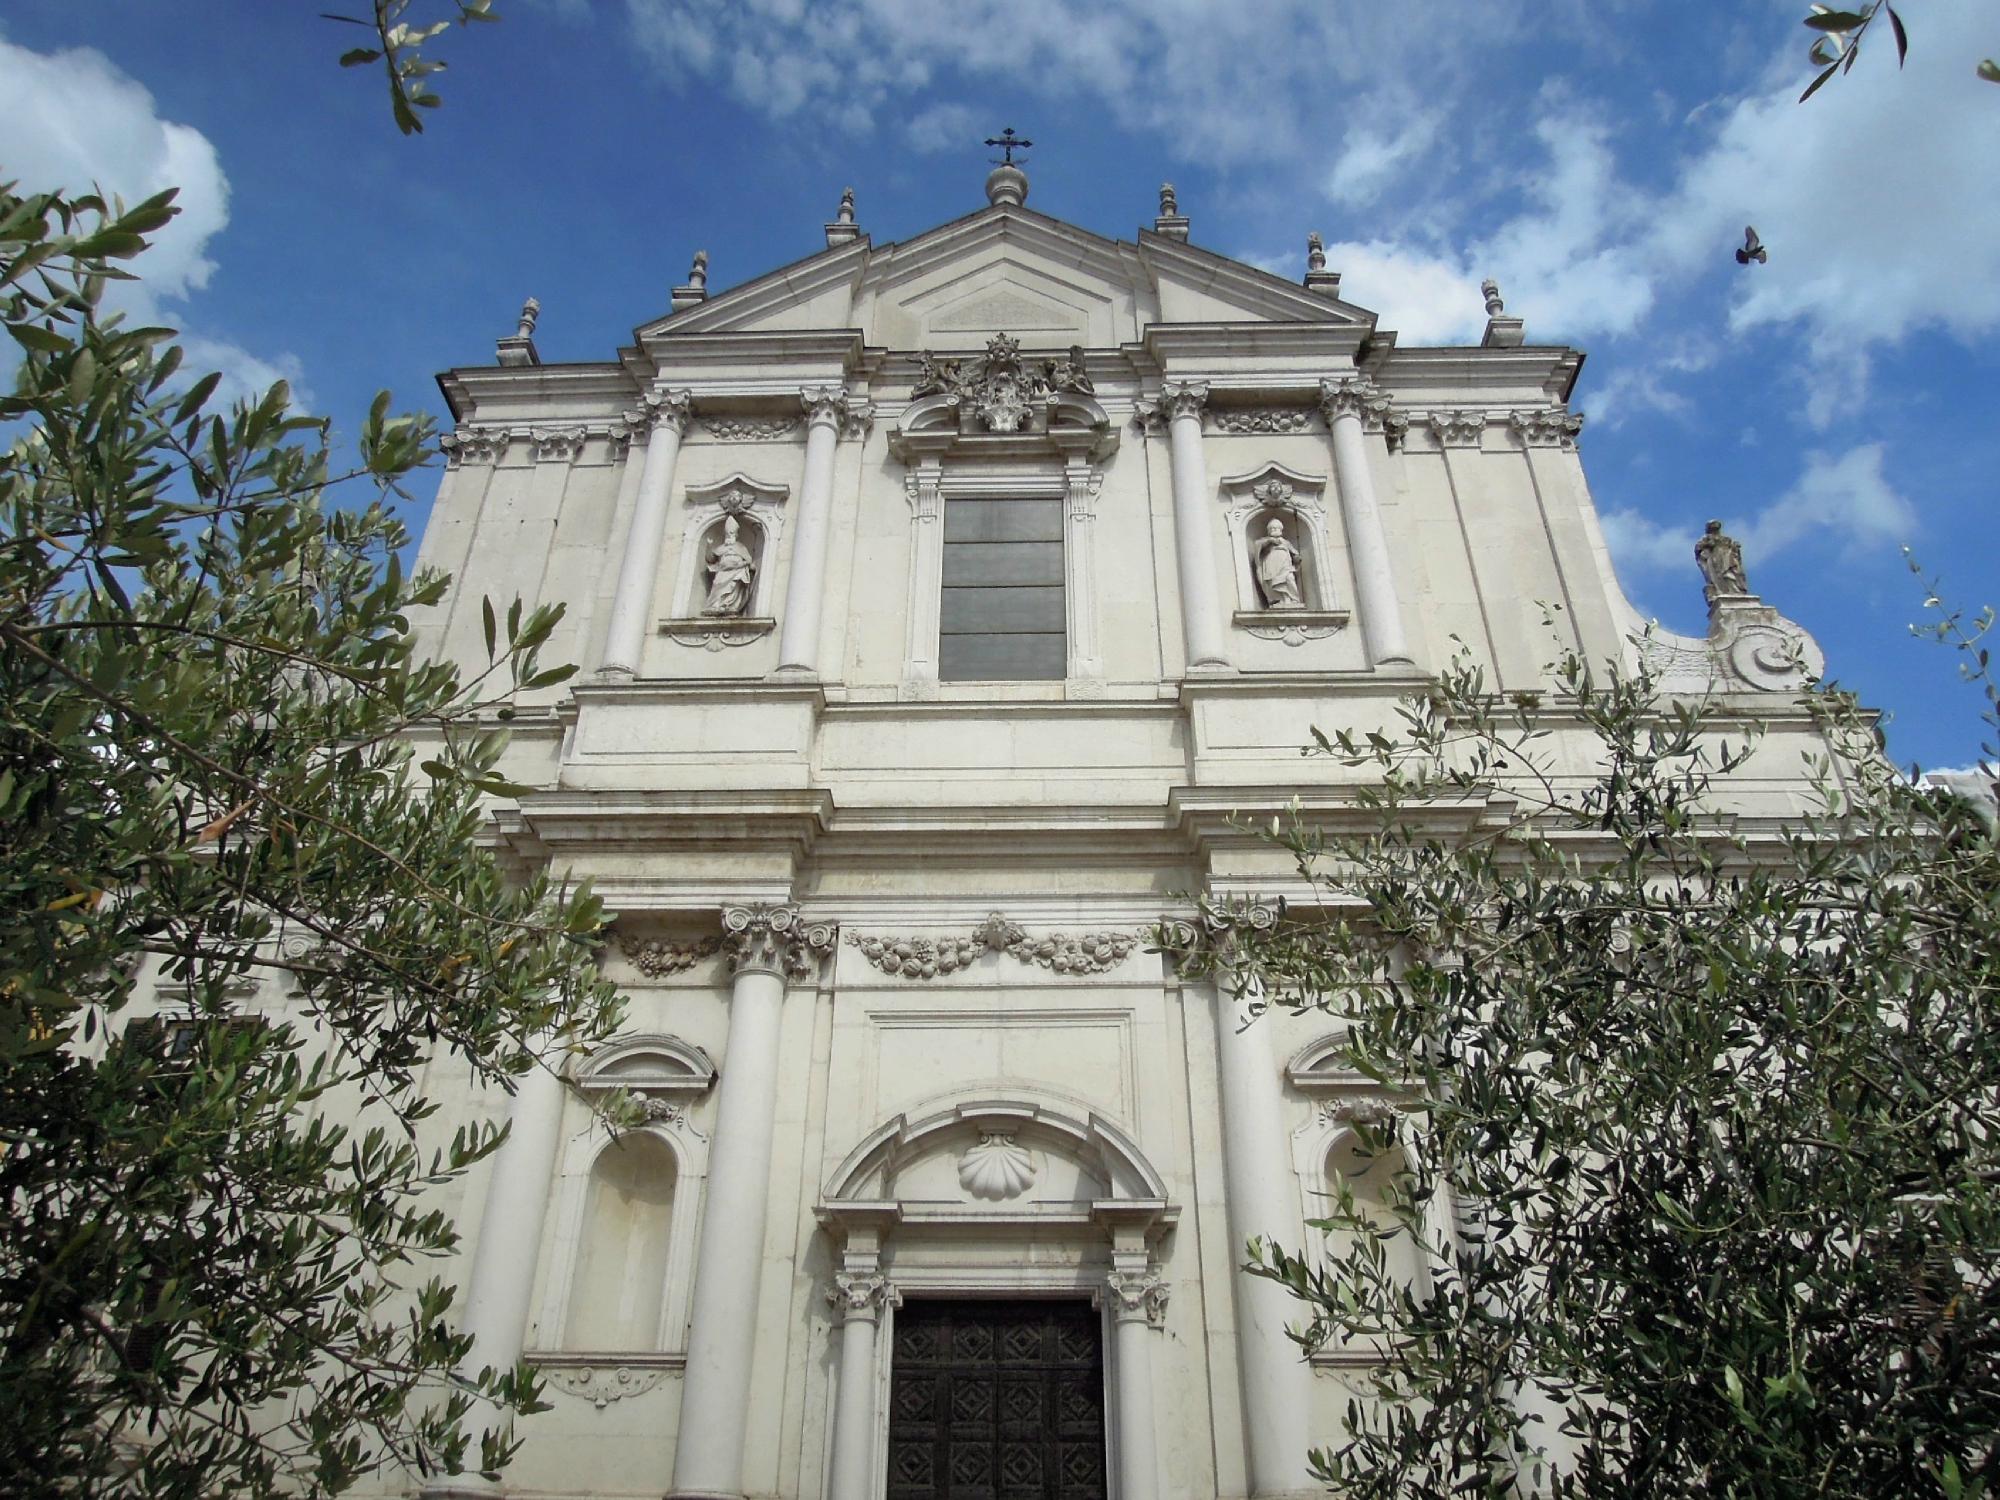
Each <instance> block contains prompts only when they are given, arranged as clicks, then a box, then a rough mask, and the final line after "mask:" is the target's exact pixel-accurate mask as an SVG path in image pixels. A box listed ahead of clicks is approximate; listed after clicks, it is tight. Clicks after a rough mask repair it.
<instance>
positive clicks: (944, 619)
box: [938, 588, 1063, 635]
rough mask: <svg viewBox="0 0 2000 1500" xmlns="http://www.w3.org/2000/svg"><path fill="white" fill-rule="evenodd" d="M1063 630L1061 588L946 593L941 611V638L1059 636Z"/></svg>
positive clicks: (955, 590)
mask: <svg viewBox="0 0 2000 1500" xmlns="http://www.w3.org/2000/svg"><path fill="white" fill-rule="evenodd" d="M1062 629H1063V591H1062V590H1061V589H1059V588H1054V589H1038V588H1017V589H946V590H945V591H944V597H943V599H942V600H941V602H940V605H939V608H938V631H939V633H940V634H941V635H979V634H987V633H991V634H1000V635H1024V634H1025V635H1034V634H1040V633H1043V632H1049V633H1053V634H1056V635H1060V634H1061V633H1062Z"/></svg>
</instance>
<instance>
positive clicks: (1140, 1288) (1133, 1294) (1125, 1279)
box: [1104, 1271, 1169, 1328]
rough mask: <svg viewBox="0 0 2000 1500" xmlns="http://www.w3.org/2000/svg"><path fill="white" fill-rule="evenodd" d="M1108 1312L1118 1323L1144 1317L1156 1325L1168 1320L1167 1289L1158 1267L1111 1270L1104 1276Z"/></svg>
mask: <svg viewBox="0 0 2000 1500" xmlns="http://www.w3.org/2000/svg"><path fill="white" fill-rule="evenodd" d="M1104 1290H1105V1293H1106V1295H1107V1296H1109V1297H1110V1299H1111V1316H1112V1317H1113V1318H1115V1319H1117V1320H1118V1321H1119V1322H1121V1323H1129V1322H1131V1321H1132V1320H1133V1319H1135V1318H1144V1319H1145V1320H1146V1321H1147V1322H1148V1323H1150V1324H1151V1325H1152V1326H1153V1327H1155V1328H1157V1327H1159V1326H1160V1325H1161V1324H1162V1323H1164V1322H1166V1320H1167V1298H1168V1296H1169V1289H1168V1286H1167V1283H1166V1280H1165V1279H1164V1278H1163V1277H1162V1276H1161V1275H1160V1273H1159V1272H1157V1271H1113V1272H1111V1273H1110V1274H1109V1275H1107V1276H1106V1277H1105V1278H1104Z"/></svg>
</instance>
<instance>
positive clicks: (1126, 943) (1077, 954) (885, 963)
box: [847, 911, 1139, 980]
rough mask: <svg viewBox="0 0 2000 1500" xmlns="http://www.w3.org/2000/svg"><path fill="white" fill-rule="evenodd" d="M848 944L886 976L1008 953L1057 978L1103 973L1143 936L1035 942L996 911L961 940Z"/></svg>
mask: <svg viewBox="0 0 2000 1500" xmlns="http://www.w3.org/2000/svg"><path fill="white" fill-rule="evenodd" d="M847 941H848V943H849V945H850V946H852V947H854V948H858V949H859V950H860V952H861V956H862V957H863V958H865V959H866V960H867V961H868V962H869V963H870V964H872V965H874V966H875V967H876V968H877V969H880V970H881V971H882V972H883V973H884V974H888V975H892V976H894V977H897V978H901V979H915V980H926V979H936V978H938V977H939V976H941V975H945V974H953V973H956V972H957V971H958V970H960V969H968V968H970V967H972V964H973V963H974V961H975V960H977V959H979V958H980V957H981V956H983V955H985V954H987V953H1005V954H1007V955H1008V956H1009V957H1011V958H1014V959H1016V960H1018V961H1019V962H1021V963H1024V964H1039V965H1041V966H1042V967H1043V968H1045V969H1048V970H1050V971H1052V972H1054V973H1057V974H1104V973H1108V972H1109V971H1110V970H1112V969H1114V968H1116V967H1117V966H1118V965H1119V964H1121V963H1123V962H1124V961H1125V958H1126V956H1127V955H1128V954H1130V953H1131V951H1132V950H1133V948H1134V947H1136V946H1137V945H1138V942H1139V938H1138V935H1137V934H1135V933H1130V932H1086V933H1079V934H1077V935H1076V936H1073V937H1072V936H1071V935H1070V934H1068V933H1064V932H1052V933H1049V934H1048V935H1046V936H1045V937H1039V938H1037V937H1033V936H1031V935H1030V934H1029V933H1028V931H1027V929H1026V928H1024V927H1022V926H1021V925H1020V924H1019V923H1018V922H1010V921H1009V920H1007V918H1006V917H1004V916H1003V915H1001V914H1000V913H999V912H997V911H996V912H993V913H991V914H990V915H989V916H988V917H987V918H986V920H985V922H983V923H981V924H980V926H978V927H977V928H975V929H973V931H972V932H970V933H968V934H966V935H965V936H963V937H946V938H926V937H904V938H898V937H878V936H874V935H872V934H867V933H859V932H851V933H849V934H848V935H847Z"/></svg>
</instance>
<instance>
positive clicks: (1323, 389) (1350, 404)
mask: <svg viewBox="0 0 2000 1500" xmlns="http://www.w3.org/2000/svg"><path fill="white" fill-rule="evenodd" d="M1319 409H1320V412H1321V414H1322V415H1323V416H1325V418H1326V425H1327V426H1329V427H1331V426H1332V425H1333V424H1334V423H1335V422H1336V421H1338V420H1339V419H1340V418H1342V417H1353V418H1355V419H1356V420H1358V421H1361V422H1364V423H1365V422H1369V421H1370V420H1371V419H1372V420H1374V421H1380V420H1381V417H1382V414H1383V413H1385V412H1387V411H1388V410H1389V398H1388V396H1386V395H1384V394H1383V392H1382V389H1381V388H1380V387H1379V386H1377V385H1376V384H1375V382H1374V381H1372V380H1370V379H1369V378H1368V377H1367V376H1366V375H1343V376H1341V377H1340V378H1339V379H1338V380H1322V381H1321V382H1320V383H1319Z"/></svg>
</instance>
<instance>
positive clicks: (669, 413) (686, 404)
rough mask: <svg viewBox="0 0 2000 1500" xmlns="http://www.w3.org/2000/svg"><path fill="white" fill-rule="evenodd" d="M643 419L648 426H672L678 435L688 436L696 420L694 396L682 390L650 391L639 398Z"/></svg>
mask: <svg viewBox="0 0 2000 1500" xmlns="http://www.w3.org/2000/svg"><path fill="white" fill-rule="evenodd" d="M639 402H640V412H641V419H642V420H643V421H644V422H645V424H646V425H647V426H648V427H671V428H673V430H674V433H675V435H676V436H678V437H686V436H687V430H688V423H690V422H692V421H693V420H694V397H693V396H691V395H690V394H689V393H688V392H686V391H684V390H681V391H648V392H647V393H646V394H645V395H643V396H641V397H640V398H639Z"/></svg>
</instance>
